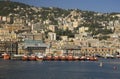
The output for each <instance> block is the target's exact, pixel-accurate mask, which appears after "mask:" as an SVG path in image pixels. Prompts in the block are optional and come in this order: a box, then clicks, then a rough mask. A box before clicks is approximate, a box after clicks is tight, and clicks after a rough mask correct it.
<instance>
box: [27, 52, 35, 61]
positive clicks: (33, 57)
mask: <svg viewBox="0 0 120 79" xmlns="http://www.w3.org/2000/svg"><path fill="white" fill-rule="evenodd" d="M28 60H30V61H35V60H36V56H35V55H34V54H31V55H30V56H29V57H28Z"/></svg>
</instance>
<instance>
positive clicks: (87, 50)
mask: <svg viewBox="0 0 120 79" xmlns="http://www.w3.org/2000/svg"><path fill="white" fill-rule="evenodd" d="M4 52H7V53H10V54H33V53H44V54H46V55H47V54H51V55H69V54H72V55H73V56H81V55H102V56H104V55H106V54H112V55H113V54H116V48H112V47H80V46H75V45H72V46H70V45H69V46H67V45H66V46H62V47H60V48H58V49H54V48H52V47H51V45H50V44H45V43H43V42H42V41H41V40H25V41H24V42H12V41H11V42H10V41H9V42H3V41H0V53H1V54H2V53H4Z"/></svg>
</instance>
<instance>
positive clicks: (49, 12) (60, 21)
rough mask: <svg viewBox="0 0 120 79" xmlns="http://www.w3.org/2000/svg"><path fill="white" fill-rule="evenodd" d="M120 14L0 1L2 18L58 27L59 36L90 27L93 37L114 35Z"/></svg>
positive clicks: (25, 23) (26, 23) (45, 26)
mask: <svg viewBox="0 0 120 79" xmlns="http://www.w3.org/2000/svg"><path fill="white" fill-rule="evenodd" d="M119 14H120V13H98V12H93V11H81V10H79V9H77V10H75V9H69V10H65V9H61V8H55V7H48V8H46V7H41V8H40V7H33V6H30V5H26V4H23V3H18V2H10V1H0V16H9V17H13V19H14V18H19V19H22V21H23V23H24V25H25V26H28V25H29V24H28V23H33V24H36V23H40V24H41V25H42V26H43V27H44V28H45V29H46V30H48V29H47V27H48V26H49V25H56V26H58V27H57V28H58V29H57V30H56V33H57V35H59V36H60V35H68V36H71V35H74V34H75V33H78V30H79V28H80V27H88V30H87V31H86V32H88V33H90V34H91V35H92V36H93V35H99V34H102V35H108V34H111V33H114V32H115V29H114V28H115V25H116V24H115V23H116V21H118V22H119V21H120V17H118V16H116V15H119ZM3 23H4V22H3ZM12 23H14V22H12ZM12 23H11V24H12ZM111 23H112V24H111ZM63 26H67V29H66V30H65V29H63V28H64V27H63ZM116 26H117V25H116ZM66 31H67V32H66ZM46 32H48V31H46ZM61 32H62V33H61Z"/></svg>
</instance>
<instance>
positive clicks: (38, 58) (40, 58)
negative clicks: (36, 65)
mask: <svg viewBox="0 0 120 79" xmlns="http://www.w3.org/2000/svg"><path fill="white" fill-rule="evenodd" d="M43 59H44V56H43V55H42V54H41V53H38V54H37V55H36V60H37V61H43Z"/></svg>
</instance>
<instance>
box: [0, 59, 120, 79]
mask: <svg viewBox="0 0 120 79" xmlns="http://www.w3.org/2000/svg"><path fill="white" fill-rule="evenodd" d="M101 62H102V65H101V66H100V63H101ZM0 79H120V59H100V60H99V61H19V60H2V59H0Z"/></svg>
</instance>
